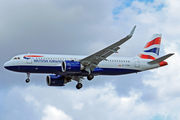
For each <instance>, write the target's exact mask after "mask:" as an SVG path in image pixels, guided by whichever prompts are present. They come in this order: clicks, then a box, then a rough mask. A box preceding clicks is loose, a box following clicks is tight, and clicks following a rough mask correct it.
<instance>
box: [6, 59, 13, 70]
mask: <svg viewBox="0 0 180 120" xmlns="http://www.w3.org/2000/svg"><path fill="white" fill-rule="evenodd" d="M11 65H12V64H11V62H9V61H8V62H6V63H4V68H6V69H9V67H10V66H11Z"/></svg>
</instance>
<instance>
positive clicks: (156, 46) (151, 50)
mask: <svg viewBox="0 0 180 120" xmlns="http://www.w3.org/2000/svg"><path fill="white" fill-rule="evenodd" d="M160 44H161V34H154V35H153V36H152V37H151V39H150V40H149V42H148V43H147V44H146V46H145V47H144V48H143V50H142V52H141V53H139V54H138V56H139V57H140V58H141V59H152V60H155V59H156V58H157V57H158V56H159V50H160Z"/></svg>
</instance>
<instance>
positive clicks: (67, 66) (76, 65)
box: [61, 61, 84, 73]
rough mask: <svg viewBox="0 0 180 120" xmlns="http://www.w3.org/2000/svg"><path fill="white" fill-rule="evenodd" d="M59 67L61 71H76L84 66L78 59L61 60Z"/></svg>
mask: <svg viewBox="0 0 180 120" xmlns="http://www.w3.org/2000/svg"><path fill="white" fill-rule="evenodd" d="M61 69H62V71H63V72H69V73H76V72H81V70H83V69H84V66H83V65H82V64H81V63H80V62H79V61H63V62H62V66H61Z"/></svg>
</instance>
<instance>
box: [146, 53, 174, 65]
mask: <svg viewBox="0 0 180 120" xmlns="http://www.w3.org/2000/svg"><path fill="white" fill-rule="evenodd" d="M172 55H174V53H170V54H167V55H165V56H163V57H160V58H157V59H155V60H152V61H150V62H148V64H151V65H153V64H156V63H160V62H162V61H164V60H165V59H167V58H169V57H171V56H172Z"/></svg>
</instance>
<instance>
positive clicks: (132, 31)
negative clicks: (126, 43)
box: [128, 25, 136, 38]
mask: <svg viewBox="0 0 180 120" xmlns="http://www.w3.org/2000/svg"><path fill="white" fill-rule="evenodd" d="M135 29H136V25H135V26H134V27H133V29H132V30H131V32H130V34H129V35H128V37H130V38H131V37H132V36H133V34H134V31H135Z"/></svg>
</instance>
